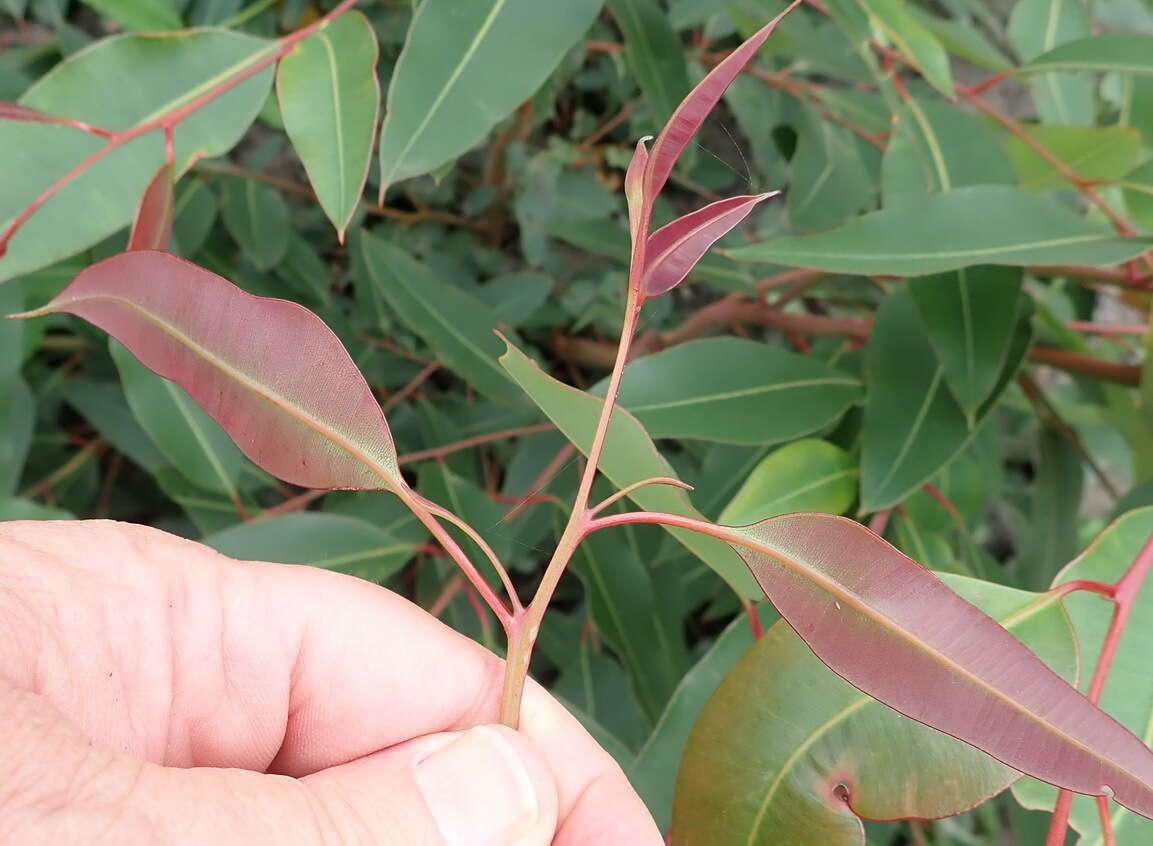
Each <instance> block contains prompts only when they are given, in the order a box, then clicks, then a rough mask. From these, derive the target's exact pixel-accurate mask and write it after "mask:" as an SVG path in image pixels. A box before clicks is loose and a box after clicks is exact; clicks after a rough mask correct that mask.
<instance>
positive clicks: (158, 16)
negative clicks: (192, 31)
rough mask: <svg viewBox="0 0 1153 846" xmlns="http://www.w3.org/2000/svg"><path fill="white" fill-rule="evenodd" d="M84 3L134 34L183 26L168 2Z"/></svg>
mask: <svg viewBox="0 0 1153 846" xmlns="http://www.w3.org/2000/svg"><path fill="white" fill-rule="evenodd" d="M84 3H85V4H86V5H88V6H91V7H92V8H93V9H95V10H96V11H97V12H99V13H100V14H102V15H105V16H107V17H109V18H112V20H114V21H116V22H118V23H122V24H124V26H125V27H127V28H128V29H130V30H133V31H135V32H156V31H158V30H166V29H180V28H181V27H183V26H184V23H183V22H182V21H181V20H180V15H179V14H178V13H177V11H176V9H175V7H174V6H173V5H172V3H170V2H169V0H84Z"/></svg>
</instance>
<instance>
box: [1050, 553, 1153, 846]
mask: <svg viewBox="0 0 1153 846" xmlns="http://www.w3.org/2000/svg"><path fill="white" fill-rule="evenodd" d="M1150 567H1153V535H1150V536H1149V539H1148V540H1146V541H1145V546H1143V547H1142V548H1141V551H1140V552H1139V553H1138V554H1137V557H1136V558H1135V559H1133V563H1132V564H1131V565H1130V566H1129V569H1128V570H1126V571H1125V575H1124V576H1122V577H1121V580H1120V581H1119V582H1117V585H1116V586H1115V588H1114V589H1113V602H1114V606H1113V618H1112V619H1111V620H1110V621H1109V629H1108V631H1106V632H1105V641H1104V642H1103V643H1102V644H1101V653H1100V655H1099V657H1098V658H1097V666H1096V667H1094V668H1093V678H1092V679H1091V680H1090V681H1089V690H1088V692H1087V693H1086V694H1085V696H1086V698H1087V699H1088V700H1089V701H1090V702H1092V703H1093V704H1094V705H1096V704H1098V703H1099V702H1100V701H1101V693H1102V691H1104V689H1105V682H1106V680H1107V679H1108V677H1109V670H1110V669H1111V668H1112V666H1113V659H1114V657H1116V655H1117V647H1118V645H1119V644H1120V643H1121V635H1122V634H1124V632H1125V624H1126V623H1127V622H1129V615H1130V613H1132V611H1133V604H1134V601H1135V600H1136V599H1137V593H1138V591H1140V590H1141V585H1142V584H1144V582H1145V577H1146V576H1147V575H1149V569H1150ZM1102 798H1104V797H1102ZM1072 803H1073V794H1072V792H1070V791H1068V790H1062V791H1061V792H1060V794H1059V795H1058V796H1057V805H1056V806H1055V807H1054V808H1053V820H1052V822H1051V823H1050V825H1049V836H1048V837H1047V838H1046V840H1045V846H1061V844H1063V843H1064V842H1065V831H1066V830H1067V829H1068V827H1069V811H1070V808H1071V807H1072ZM1107 817H1108V814H1107V813H1106V814H1105V818H1107ZM1109 834H1111V833H1109V832H1107V833H1106V835H1107V836H1109ZM1106 842H1108V840H1107V841H1106Z"/></svg>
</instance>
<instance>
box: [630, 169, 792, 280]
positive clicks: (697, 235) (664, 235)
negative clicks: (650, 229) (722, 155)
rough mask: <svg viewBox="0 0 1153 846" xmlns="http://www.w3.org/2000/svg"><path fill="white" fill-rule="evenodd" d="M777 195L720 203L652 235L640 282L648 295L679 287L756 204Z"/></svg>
mask: <svg viewBox="0 0 1153 846" xmlns="http://www.w3.org/2000/svg"><path fill="white" fill-rule="evenodd" d="M778 193H780V192H779V191H771V192H769V193H767V194H750V195H748V196H743V197H730V198H729V199H727V200H717V202H715V203H710V204H709V205H707V206H705V207H704V208H703V209H697V210H696V211H695V212H690V213H689V214H686V215H685V216H684V217H678V218H677V219H676V220H674V221H673V222H672V223H668V224H665V225H664V226H662V227H661V228H660V229H658V230H657V231H656V232H654V233H653V234H652V235H650V236H649V240H648V244H647V245H646V246H645V270H644V276H643V277H642V282H641V288H642V290H644V292H645V296H649V297H655V296H658V295H660V294H663V293H665V292H667V291H671V290H672V289H673V288H675V287H676V286H677V285H679V284H680V283H681V281H682V280H684V278H685V277H686V276H688V275H689V271H690V270H692V269H693V267H694V266H695V265H696V263H697V262H698V261H700V260H701V256H703V255H704V254H705V252H707V251H708V249H709V247H711V246H712V245H713V244H715V243H716V242H717V239H719V238H721V237H722V236H724V235H725V234H726V233H728V232H729V230H731V229H732V228H733V227H734V226H736V225H737V224H738V223H740V222H741V221H742V220H744V219H745V218H746V217H748V214H749V212H751V211H752V210H753V207H754V206H755V205H756V204H757V203H759V202H761V201H762V200H765V199H767V198H769V197H772V196H774V195H775V194H778Z"/></svg>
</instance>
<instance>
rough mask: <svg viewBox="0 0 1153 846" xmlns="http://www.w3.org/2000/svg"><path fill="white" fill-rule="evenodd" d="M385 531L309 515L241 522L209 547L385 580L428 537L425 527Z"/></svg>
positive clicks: (210, 540)
mask: <svg viewBox="0 0 1153 846" xmlns="http://www.w3.org/2000/svg"><path fill="white" fill-rule="evenodd" d="M415 522H416V518H415V517H413V518H410V520H409V522H408V525H407V527H400V529H399V530H397V529H392V530H387V531H386V530H385V529H381V528H378V527H376V526H374V525H373V524H372V523H369V522H368V521H366V520H361V519H358V518H356V517H347V516H344V515H342V514H321V513H317V512H304V513H301V514H282V515H278V516H276V517H270V518H268V519H267V520H257V521H253V522H248V523H241V524H239V525H237V526H234V527H233V528H230V529H225V530H224V531H223V532H217V533H216V534H213V535H209V536H208V537H207V538H205V539H204V543H205V544H207V545H208V546H211V547H212V548H213V549H215V550H217V551H218V552H222V553H224V554H225V555H229V556H232V557H233V558H239V559H241V560H243V561H277V562H280V563H282V564H308V565H309V566H312V567H323V568H324V569H326V570H336V571H338V572H341V573H349V574H351V575H354V576H359V577H360V578H362V579H368V580H369V581H374V582H379V581H383V580H385V579H387V578H388V577H389V576H391V575H393V574H394V573H396V571H397V570H399V569H400V568H401V567H402V566H404V563H405V562H406V561H408V559H410V558H411V557H412V556H413V553H414V551H415V548H416V546H417V544H418V543H419V542H420V540H421V539H422V536H423V529H422V528H421V527H420V526H418V525H417V526H415V529H416V531H415V533H414V532H413V526H414V524H415Z"/></svg>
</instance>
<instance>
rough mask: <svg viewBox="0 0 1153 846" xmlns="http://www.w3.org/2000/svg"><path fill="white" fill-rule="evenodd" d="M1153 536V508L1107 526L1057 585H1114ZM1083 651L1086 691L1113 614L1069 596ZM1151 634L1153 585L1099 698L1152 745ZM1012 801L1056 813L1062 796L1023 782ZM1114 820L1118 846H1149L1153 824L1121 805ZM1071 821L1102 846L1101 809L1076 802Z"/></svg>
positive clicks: (1086, 598)
mask: <svg viewBox="0 0 1153 846" xmlns="http://www.w3.org/2000/svg"><path fill="white" fill-rule="evenodd" d="M1150 535H1153V508H1141V509H1138V510H1136V511H1130V512H1129V513H1127V514H1125V515H1123V516H1122V517H1120V518H1118V519H1117V520H1116V521H1114V522H1113V523H1112V524H1111V525H1109V526H1108V527H1107V528H1106V529H1105V531H1103V532H1102V533H1101V534H1100V535H1098V536H1097V538H1096V539H1095V540H1094V541H1093V543H1092V544H1091V545H1090V546H1089V547H1088V548H1087V549H1086V550H1085V551H1084V552H1083V553H1081V555H1079V556H1078V557H1077V558H1076V559H1074V560H1073V561H1072V562H1070V563H1069V565H1068V566H1066V567H1065V568H1064V569H1062V570H1061V572H1060V573H1058V574H1057V577H1056V578H1055V579H1054V580H1053V584H1054V585H1059V584H1063V583H1065V582H1069V581H1073V580H1075V579H1093V580H1098V581H1102V582H1105V583H1106V584H1113V583H1116V582H1117V581H1118V580H1119V579H1120V578H1121V576H1122V575H1124V573H1125V571H1126V570H1127V569H1128V568H1129V566H1130V565H1131V564H1132V563H1133V560H1134V559H1135V558H1136V557H1137V555H1138V553H1140V551H1141V548H1142V547H1143V546H1144V545H1145V542H1146V541H1147V540H1148V539H1149V537H1150ZM1064 602H1065V606H1066V608H1067V609H1068V611H1069V616H1070V618H1071V619H1072V621H1073V628H1074V630H1075V631H1076V633H1077V637H1078V639H1079V641H1080V643H1081V661H1082V664H1083V669H1082V671H1081V688H1082V690H1084V689H1086V688H1087V686H1088V684H1089V680H1090V679H1091V678H1092V675H1093V668H1094V666H1095V665H1096V662H1097V656H1098V655H1099V654H1100V650H1101V643H1102V641H1103V640H1104V637H1105V631H1106V629H1107V628H1108V625H1109V617H1110V613H1109V612H1110V606H1109V604H1108V603H1107V601H1106V600H1104V599H1102V598H1101V597H1099V596H1095V595H1093V594H1089V593H1074V594H1070V595H1069V596H1068V597H1066V598H1065V600H1064ZM1151 632H1153V583H1151V582H1150V581H1149V580H1148V579H1146V580H1145V583H1144V584H1143V585H1142V587H1141V589H1140V591H1138V593H1137V596H1136V599H1135V602H1134V605H1133V610H1132V612H1131V613H1130V617H1129V621H1128V623H1127V624H1126V626H1125V631H1124V633H1123V634H1122V635H1121V640H1120V641H1119V643H1118V645H1117V652H1116V654H1115V656H1114V658H1113V664H1112V666H1111V668H1110V671H1109V677H1108V679H1107V681H1106V683H1105V688H1104V690H1103V691H1102V694H1101V707H1102V708H1103V709H1104V710H1105V711H1106V712H1107V713H1109V714H1111V715H1112V716H1113V717H1115V718H1116V719H1117V720H1118V721H1119V722H1120V723H1121V724H1122V725H1124V726H1126V727H1127V728H1128V729H1129V730H1130V731H1132V732H1134V733H1135V734H1137V735H1138V736H1139V737H1141V738H1142V740H1144V742H1145V743H1146V744H1149V743H1153V731H1151V729H1150V726H1153V676H1151V675H1150V674H1149V672H1148V666H1149V637H1150V633H1151ZM1013 794H1014V796H1016V797H1017V799H1018V800H1019V801H1020V802H1022V804H1024V805H1025V806H1026V807H1028V808H1044V809H1048V808H1052V807H1053V802H1054V800H1055V798H1056V791H1055V790H1054V789H1053V788H1052V787H1050V786H1049V785H1047V784H1042V783H1040V782H1037V781H1035V780H1033V779H1023V780H1021V781H1020V782H1018V783H1017V784H1016V785H1014V786H1013ZM1110 819H1111V822H1112V826H1113V834H1114V835H1115V836H1116V838H1117V844H1118V846H1143V844H1145V843H1148V842H1150V838H1153V821H1151V820H1148V819H1146V818H1145V817H1142V816H1138V815H1137V814H1134V813H1132V812H1131V811H1129V810H1127V809H1126V808H1123V807H1121V806H1119V805H1111V807H1110ZM1070 821H1071V823H1072V825H1073V828H1075V829H1076V830H1077V831H1078V832H1080V833H1081V840H1080V842H1081V843H1082V844H1084V846H1104V839H1103V838H1102V836H1101V824H1100V822H1099V818H1098V815H1097V807H1096V804H1095V803H1094V802H1093V801H1092V800H1091V799H1088V798H1082V797H1076V798H1075V799H1074V800H1073V812H1072V816H1071V817H1070Z"/></svg>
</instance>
